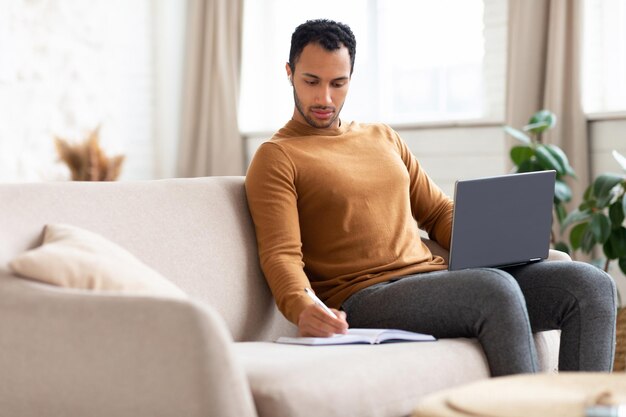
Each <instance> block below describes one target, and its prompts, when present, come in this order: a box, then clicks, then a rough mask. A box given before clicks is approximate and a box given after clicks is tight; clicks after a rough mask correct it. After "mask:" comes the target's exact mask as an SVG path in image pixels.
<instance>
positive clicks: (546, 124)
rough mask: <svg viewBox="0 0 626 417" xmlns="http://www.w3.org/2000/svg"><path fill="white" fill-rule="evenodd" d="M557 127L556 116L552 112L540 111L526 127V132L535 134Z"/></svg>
mask: <svg viewBox="0 0 626 417" xmlns="http://www.w3.org/2000/svg"><path fill="white" fill-rule="evenodd" d="M555 125H556V115H555V114H554V113H552V112H551V111H550V110H539V111H538V112H537V113H535V114H533V115H532V116H531V118H530V120H529V121H528V124H527V125H526V126H524V130H525V131H527V132H531V133H534V134H538V133H541V132H544V131H545V130H547V129H552V128H553V127H554V126H555Z"/></svg>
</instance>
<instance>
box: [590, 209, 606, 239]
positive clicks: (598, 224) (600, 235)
mask: <svg viewBox="0 0 626 417" xmlns="http://www.w3.org/2000/svg"><path fill="white" fill-rule="evenodd" d="M589 229H591V233H593V237H594V240H595V241H596V242H597V243H604V242H606V240H607V239H608V238H609V235H610V234H611V222H610V221H609V218H608V217H606V216H605V215H604V214H603V213H600V212H598V213H594V214H593V215H592V216H591V222H590V223H589Z"/></svg>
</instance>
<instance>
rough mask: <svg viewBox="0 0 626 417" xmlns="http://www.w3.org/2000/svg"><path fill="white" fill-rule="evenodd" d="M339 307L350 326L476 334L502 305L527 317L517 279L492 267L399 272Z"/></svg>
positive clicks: (446, 334) (442, 334)
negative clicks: (404, 273)
mask: <svg viewBox="0 0 626 417" xmlns="http://www.w3.org/2000/svg"><path fill="white" fill-rule="evenodd" d="M342 308H343V309H344V310H345V311H346V313H347V315H348V322H349V323H350V326H352V327H383V328H400V329H405V330H410V331H416V332H421V333H428V334H433V335H435V336H436V337H440V338H447V337H475V336H476V335H477V334H479V332H480V329H481V326H483V324H484V323H485V320H493V319H494V317H503V316H504V315H506V314H503V313H502V312H503V311H512V310H513V311H514V312H513V315H516V316H521V320H522V321H527V313H526V308H525V303H524V299H523V296H522V293H521V291H520V289H519V286H518V285H517V283H516V281H515V280H514V279H513V278H512V277H511V276H510V275H509V274H508V273H507V272H505V271H502V270H499V269H493V268H478V269H470V270H462V271H436V272H429V273H422V274H416V275H411V276H407V277H402V278H400V279H396V280H393V281H390V282H385V283H381V284H377V285H374V286H372V287H369V288H365V289H364V290H361V291H359V292H358V293H356V294H354V295H353V296H352V297H350V298H349V299H348V300H347V301H346V302H345V303H344V304H343V306H342ZM514 320H518V318H515V319H514Z"/></svg>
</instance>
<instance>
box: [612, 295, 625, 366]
mask: <svg viewBox="0 0 626 417" xmlns="http://www.w3.org/2000/svg"><path fill="white" fill-rule="evenodd" d="M615 341H616V345H615V361H614V362H613V371H614V372H618V371H621V372H624V371H626V307H622V308H620V309H619V310H618V311H617V323H616V332H615Z"/></svg>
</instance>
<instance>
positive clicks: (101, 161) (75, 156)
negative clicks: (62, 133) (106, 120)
mask: <svg viewBox="0 0 626 417" xmlns="http://www.w3.org/2000/svg"><path fill="white" fill-rule="evenodd" d="M54 143H55V145H56V149H57V153H58V154H59V159H60V160H61V161H62V162H64V163H65V164H66V165H67V167H68V168H69V169H70V173H71V175H72V180H73V181H115V180H116V179H117V178H118V177H119V175H120V173H121V170H122V163H123V162H124V155H116V156H113V157H108V156H106V155H105V154H104V151H103V150H102V148H101V147H100V127H99V126H98V127H97V128H96V129H94V130H93V131H92V132H91V133H90V134H89V137H88V138H87V139H86V140H84V141H82V142H79V143H72V142H70V141H68V140H66V139H62V138H59V137H55V138H54Z"/></svg>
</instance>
